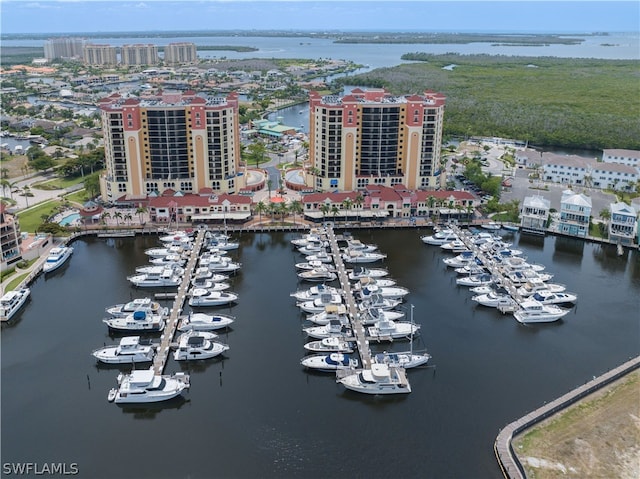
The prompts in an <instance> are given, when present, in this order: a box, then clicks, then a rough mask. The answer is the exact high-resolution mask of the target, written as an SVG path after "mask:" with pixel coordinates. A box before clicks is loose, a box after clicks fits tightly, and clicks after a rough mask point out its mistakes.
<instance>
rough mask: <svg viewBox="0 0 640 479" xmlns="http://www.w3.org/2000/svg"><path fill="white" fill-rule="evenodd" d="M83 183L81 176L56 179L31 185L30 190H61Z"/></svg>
mask: <svg viewBox="0 0 640 479" xmlns="http://www.w3.org/2000/svg"><path fill="white" fill-rule="evenodd" d="M83 182H84V178H83V177H82V176H78V177H77V178H56V179H53V180H48V181H42V182H38V183H34V184H32V185H31V188H34V189H38V190H62V189H64V188H68V187H70V186H74V185H77V184H79V183H83Z"/></svg>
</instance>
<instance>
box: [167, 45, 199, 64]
mask: <svg viewBox="0 0 640 479" xmlns="http://www.w3.org/2000/svg"><path fill="white" fill-rule="evenodd" d="M197 59H198V55H197V53H196V44H195V43H189V42H180V43H169V44H168V45H167V46H166V47H164V61H165V63H168V64H177V63H193V62H195V61H196V60H197Z"/></svg>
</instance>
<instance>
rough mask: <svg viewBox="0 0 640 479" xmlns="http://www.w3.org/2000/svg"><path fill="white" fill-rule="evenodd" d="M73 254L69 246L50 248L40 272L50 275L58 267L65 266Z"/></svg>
mask: <svg viewBox="0 0 640 479" xmlns="http://www.w3.org/2000/svg"><path fill="white" fill-rule="evenodd" d="M72 254H73V248H72V247H71V246H60V247H56V248H51V249H50V250H49V255H48V256H47V260H46V261H45V263H44V264H43V265H42V271H43V272H45V273H51V272H52V271H55V270H56V269H58V268H59V267H60V266H62V265H63V264H65V263H66V262H67V260H68V259H69V258H71V255H72Z"/></svg>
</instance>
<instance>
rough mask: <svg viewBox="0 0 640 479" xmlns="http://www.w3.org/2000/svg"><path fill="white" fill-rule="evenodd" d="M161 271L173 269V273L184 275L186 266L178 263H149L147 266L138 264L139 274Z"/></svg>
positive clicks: (137, 270)
mask: <svg viewBox="0 0 640 479" xmlns="http://www.w3.org/2000/svg"><path fill="white" fill-rule="evenodd" d="M159 271H172V272H173V273H175V274H177V275H180V276H182V275H183V274H184V268H183V267H181V266H178V265H177V264H168V265H164V266H162V265H157V264H148V265H146V266H136V273H137V274H156V273H157V272H159Z"/></svg>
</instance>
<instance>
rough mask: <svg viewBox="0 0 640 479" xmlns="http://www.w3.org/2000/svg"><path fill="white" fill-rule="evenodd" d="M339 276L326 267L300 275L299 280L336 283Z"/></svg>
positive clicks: (303, 272)
mask: <svg viewBox="0 0 640 479" xmlns="http://www.w3.org/2000/svg"><path fill="white" fill-rule="evenodd" d="M337 277H338V275H337V274H336V273H334V272H333V271H330V270H329V269H327V268H325V267H318V268H313V269H310V270H306V271H302V272H300V273H298V278H300V279H304V280H305V281H320V282H324V281H334V280H335V279H336V278H337Z"/></svg>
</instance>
